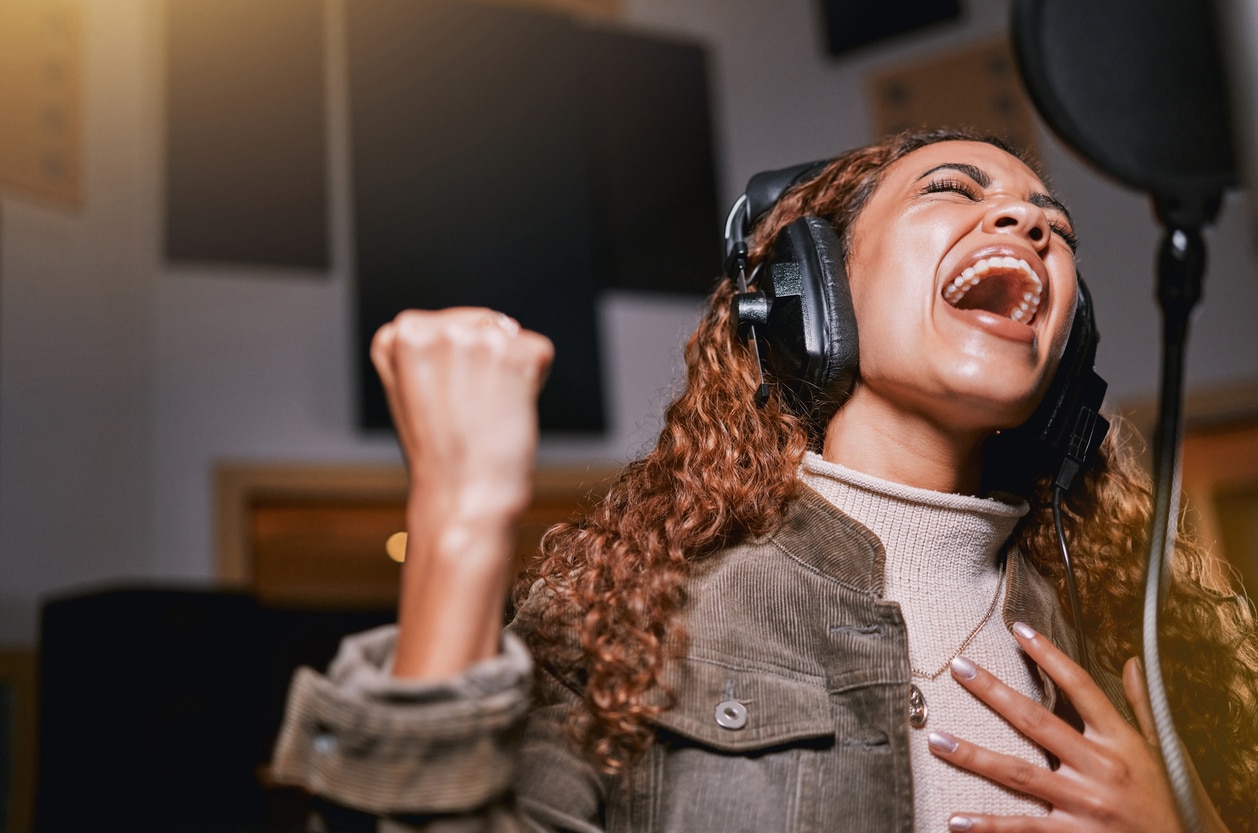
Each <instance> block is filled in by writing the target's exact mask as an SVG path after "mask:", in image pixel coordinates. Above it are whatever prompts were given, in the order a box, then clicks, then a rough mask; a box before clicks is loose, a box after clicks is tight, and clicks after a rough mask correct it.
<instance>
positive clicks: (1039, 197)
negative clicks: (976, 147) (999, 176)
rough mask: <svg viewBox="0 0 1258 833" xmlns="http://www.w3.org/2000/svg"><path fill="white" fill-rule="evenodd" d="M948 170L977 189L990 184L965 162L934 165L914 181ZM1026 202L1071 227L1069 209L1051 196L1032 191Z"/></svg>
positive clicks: (983, 175) (987, 179) (974, 167)
mask: <svg viewBox="0 0 1258 833" xmlns="http://www.w3.org/2000/svg"><path fill="white" fill-rule="evenodd" d="M949 170H951V171H957V172H958V173H963V174H965V175H966V176H968V177H969V178H970V179H972V180H974V182H975V183H977V184H978V187H980V188H986V187H987V186H989V185H991V184H992V178H991V177H990V176H988V175H987V172H986V171H984V170H983V169H982V168H979V167H976V166H974V165H970V164H968V163H966V162H945V163H943V164H942V165H936V166H935V167H933V168H931V169H930V170H929V171H927V172H926V173H924V174H922V175H921V176H919V177H918V178H917V180H916V181H921V180H923V179H925V178H926V177H928V176H930V175H931V174H933V173H937V172H939V171H949ZM1027 202H1029V203H1031V205H1034V206H1036V207H1037V208H1046V209H1052V210H1054V211H1060V212H1061V213H1062V214H1064V215H1065V216H1066V220H1067V221H1068V222H1069V223H1070V224H1071V225H1074V220H1073V219H1072V218H1071V216H1070V211H1069V209H1067V208H1066V206H1065V205H1063V204H1062V202H1061V200H1059V199H1057V198H1056V197H1054V196H1053V195H1052V194H1044V193H1041V192H1039V191H1034V192H1032V193H1031V194H1030V195H1029V196H1028V197H1027Z"/></svg>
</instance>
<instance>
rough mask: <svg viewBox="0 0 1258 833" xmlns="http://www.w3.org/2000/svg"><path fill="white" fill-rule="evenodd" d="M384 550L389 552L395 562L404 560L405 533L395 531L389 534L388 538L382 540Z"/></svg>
mask: <svg viewBox="0 0 1258 833" xmlns="http://www.w3.org/2000/svg"><path fill="white" fill-rule="evenodd" d="M384 551H385V552H387V553H388V554H389V558H392V559H393V560H394V561H396V562H397V563H399V564H401V563H402V562H403V561H405V560H406V533H405V532H395V533H393V534H392V535H390V536H389V540H387V541H385V542H384Z"/></svg>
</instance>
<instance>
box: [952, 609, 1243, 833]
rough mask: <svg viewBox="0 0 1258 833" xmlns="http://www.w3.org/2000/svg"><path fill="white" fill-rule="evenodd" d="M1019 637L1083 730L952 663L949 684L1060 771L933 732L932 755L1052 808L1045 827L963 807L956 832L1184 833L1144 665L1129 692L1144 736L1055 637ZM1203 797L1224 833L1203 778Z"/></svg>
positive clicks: (1130, 676)
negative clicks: (1023, 737) (1001, 721)
mask: <svg viewBox="0 0 1258 833" xmlns="http://www.w3.org/2000/svg"><path fill="white" fill-rule="evenodd" d="M1013 631H1014V636H1015V637H1016V638H1017V640H1018V643H1019V644H1020V645H1021V646H1022V648H1023V650H1025V651H1026V653H1027V656H1029V657H1030V658H1031V659H1033V660H1034V661H1035V662H1036V663H1037V664H1038V665H1039V666H1040V668H1042V669H1044V671H1045V672H1047V673H1048V675H1049V676H1050V677H1052V679H1053V681H1054V682H1056V683H1057V685H1058V686H1059V687H1060V688H1061V690H1062V692H1063V693H1064V694H1065V695H1066V696H1067V697H1068V698H1070V701H1071V703H1072V704H1073V705H1074V706H1075V708H1076V710H1077V711H1078V713H1079V716H1080V717H1081V718H1082V720H1083V724H1084V728H1083V732H1082V733H1080V732H1078V731H1076V730H1075V729H1074V728H1073V727H1071V726H1070V725H1069V724H1068V723H1066V722H1065V721H1064V720H1062V719H1061V718H1059V717H1057V716H1056V715H1054V714H1053V713H1052V712H1050V711H1048V710H1047V709H1045V708H1044V707H1043V706H1042V705H1040V704H1039V703H1037V702H1035V701H1033V700H1031V699H1029V698H1027V697H1025V696H1024V695H1022V694H1019V693H1018V692H1016V691H1014V690H1013V689H1011V688H1009V686H1007V685H1005V684H1004V683H1003V682H1001V681H1000V680H999V679H998V678H996V677H995V676H993V675H992V674H990V673H988V672H987V671H985V670H983V669H982V668H979V667H977V666H976V665H974V664H973V663H971V662H969V661H968V660H965V659H963V658H958V659H957V660H954V661H953V665H952V676H953V677H954V678H955V679H956V680H957V681H958V682H960V683H961V685H963V686H965V687H966V688H967V689H969V690H970V691H971V692H973V693H974V695H975V696H977V697H978V698H979V699H980V700H982V701H983V702H984V703H986V704H987V705H989V706H991V707H992V709H994V710H995V711H996V712H997V713H998V714H1000V715H1001V716H1002V717H1004V718H1005V719H1006V720H1008V721H1009V722H1010V723H1011V724H1012V725H1013V726H1015V727H1016V728H1017V729H1018V730H1019V731H1021V732H1022V733H1023V734H1025V735H1026V736H1027V737H1029V738H1030V739H1031V740H1033V741H1035V742H1036V743H1038V744H1039V745H1040V746H1041V747H1043V748H1044V749H1045V750H1046V751H1047V752H1049V753H1051V754H1052V755H1054V756H1055V757H1056V758H1057V759H1058V760H1059V761H1060V762H1061V764H1060V766H1059V767H1058V768H1057V769H1055V770H1048V769H1043V768H1041V767H1037V766H1034V765H1032V764H1030V763H1028V762H1026V761H1023V760H1019V759H1014V758H1010V757H1009V756H1006V755H1000V754H997V753H995V752H992V751H990V750H988V749H984V748H983V747H980V746H975V745H974V744H970V743H967V742H966V741H964V740H962V739H961V738H958V737H955V736H953V735H950V734H947V733H943V732H933V733H931V738H930V745H931V751H933V752H934V753H935V754H936V755H939V756H940V757H942V758H944V759H945V760H948V761H950V762H952V763H954V764H956V765H957V766H960V767H962V768H964V769H968V770H970V771H971V772H975V773H978V774H979V775H983V776H985V777H987V778H991V779H992V780H993V781H996V782H998V783H1001V784H1004V785H1005V786H1007V787H1011V788H1013V789H1015V790H1020V791H1022V792H1025V793H1027V794H1029V795H1033V796H1036V797H1037V798H1041V799H1043V800H1045V801H1047V802H1048V803H1049V804H1051V805H1052V811H1051V812H1050V813H1049V814H1048V816H1047V817H1045V818H1038V819H1033V818H1020V817H1015V818H999V817H994V816H982V815H974V814H968V813H965V812H964V808H959V809H961V810H962V812H960V813H958V814H957V815H955V816H953V818H952V820H951V822H950V825H949V826H950V829H952V830H967V831H973V833H1004V831H1014V830H1016V831H1110V832H1112V831H1130V833H1182V830H1181V827H1180V824H1179V819H1178V813H1177V811H1176V809H1175V801H1174V798H1173V796H1172V793H1171V787H1170V783H1169V782H1168V781H1167V778H1166V772H1165V770H1164V769H1163V767H1162V761H1161V757H1160V756H1159V754H1158V750H1157V733H1156V730H1155V728H1154V725H1153V715H1152V711H1151V709H1150V707H1149V699H1148V695H1147V693H1146V692H1145V690H1144V681H1143V678H1142V676H1141V674H1140V669H1139V664H1138V662H1137V661H1136V660H1135V659H1134V658H1133V659H1132V660H1129V661H1128V662H1127V666H1126V668H1125V669H1124V670H1123V688H1124V689H1125V691H1126V694H1127V699H1128V701H1129V702H1130V703H1131V705H1132V708H1133V710H1134V711H1135V714H1136V719H1137V721H1138V722H1139V724H1140V731H1139V732H1138V731H1136V730H1135V729H1134V728H1133V727H1132V726H1131V725H1130V724H1129V723H1127V721H1126V720H1124V719H1123V717H1122V715H1120V714H1119V713H1118V710H1117V709H1115V708H1114V706H1113V704H1112V703H1110V701H1109V699H1108V698H1106V696H1105V694H1104V693H1103V692H1102V691H1101V689H1100V688H1099V687H1098V686H1097V685H1096V683H1095V682H1094V681H1093V680H1092V678H1091V677H1090V676H1088V674H1087V672H1085V671H1084V670H1083V669H1082V668H1080V667H1079V666H1078V665H1077V664H1076V663H1075V662H1074V661H1073V660H1072V659H1070V657H1068V656H1066V654H1064V653H1063V652H1061V651H1060V650H1058V649H1057V648H1056V647H1055V646H1054V645H1053V644H1052V643H1051V642H1049V640H1048V639H1046V638H1044V637H1043V636H1042V635H1040V634H1039V633H1037V632H1036V631H1034V630H1033V629H1031V628H1030V627H1027V626H1026V625H1023V624H1018V625H1015V626H1014V629H1013ZM1193 776H1194V778H1195V777H1196V773H1195V771H1194V773H1193ZM1197 794H1198V799H1199V802H1200V806H1201V808H1202V810H1203V816H1204V818H1203V819H1202V821H1203V823H1204V824H1205V826H1206V829H1207V830H1209V831H1212V833H1226V826H1225V825H1224V824H1223V821H1222V819H1220V818H1219V815H1218V813H1217V812H1215V810H1214V806H1213V804H1212V803H1211V802H1210V799H1209V797H1208V796H1207V795H1206V792H1205V789H1204V787H1202V785H1201V782H1200V781H1199V780H1198V781H1197Z"/></svg>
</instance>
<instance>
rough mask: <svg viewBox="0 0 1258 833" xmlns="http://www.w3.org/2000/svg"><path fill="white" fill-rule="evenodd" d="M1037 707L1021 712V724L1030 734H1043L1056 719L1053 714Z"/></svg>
mask: <svg viewBox="0 0 1258 833" xmlns="http://www.w3.org/2000/svg"><path fill="white" fill-rule="evenodd" d="M1035 706H1036V707H1034V708H1028V709H1022V710H1021V712H1022V713H1021V715H1020V718H1021V723H1022V725H1023V726H1024V727H1025V729H1026V730H1027V731H1029V732H1041V731H1043V730H1045V729H1047V728H1048V726H1049V725H1050V724H1052V723H1053V722H1054V721H1055V720H1056V718H1055V717H1054V716H1053V714H1052V712H1050V711H1048V710H1047V709H1045V708H1043V707H1042V706H1039V705H1038V704H1035Z"/></svg>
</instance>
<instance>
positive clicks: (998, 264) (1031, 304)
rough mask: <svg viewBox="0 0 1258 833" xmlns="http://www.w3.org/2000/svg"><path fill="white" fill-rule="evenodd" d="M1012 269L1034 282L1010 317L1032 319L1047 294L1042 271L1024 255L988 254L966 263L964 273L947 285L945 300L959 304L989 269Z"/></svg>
mask: <svg viewBox="0 0 1258 833" xmlns="http://www.w3.org/2000/svg"><path fill="white" fill-rule="evenodd" d="M1010 271H1017V272H1021V273H1022V274H1023V275H1024V276H1025V277H1026V278H1027V280H1029V281H1030V282H1031V288H1030V289H1028V290H1027V291H1025V292H1023V293H1022V301H1021V303H1019V304H1018V306H1017V308H1016V309H1015V310H1013V312H1012V313H1010V316H1009V317H1010V318H1012V319H1013V320H1014V321H1029V320H1031V319H1032V318H1034V317H1035V312H1036V310H1037V309H1039V306H1040V299H1041V298H1042V297H1043V292H1044V284H1043V283H1042V282H1041V281H1040V278H1039V275H1036V274H1035V270H1034V269H1032V268H1031V265H1030V264H1029V263H1027V262H1026V261H1025V260H1023V259H1022V258H1016V257H1008V256H995V257H985V258H983V259H982V260H980V261H978V262H977V263H975V264H974V265H973V266H968V267H966V268H965V269H964V270H962V272H961V274H960V275H957V277H956V278H954V279H953V280H952V282H951V283H950V284H948V286H947V287H945V288H944V300H945V301H947V302H948V303H950V304H952V305H953V306H956V305H957V304H958V303H960V301H961V299H962V298H964V297H965V295H966V293H968V292H969V291H970V290H971V289H973V288H974V287H976V286H978V285H979V284H980V283H981V282H982V281H983V279H984V278H985V277H986V276H987V275H988V274H989V273H993V272H1010Z"/></svg>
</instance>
